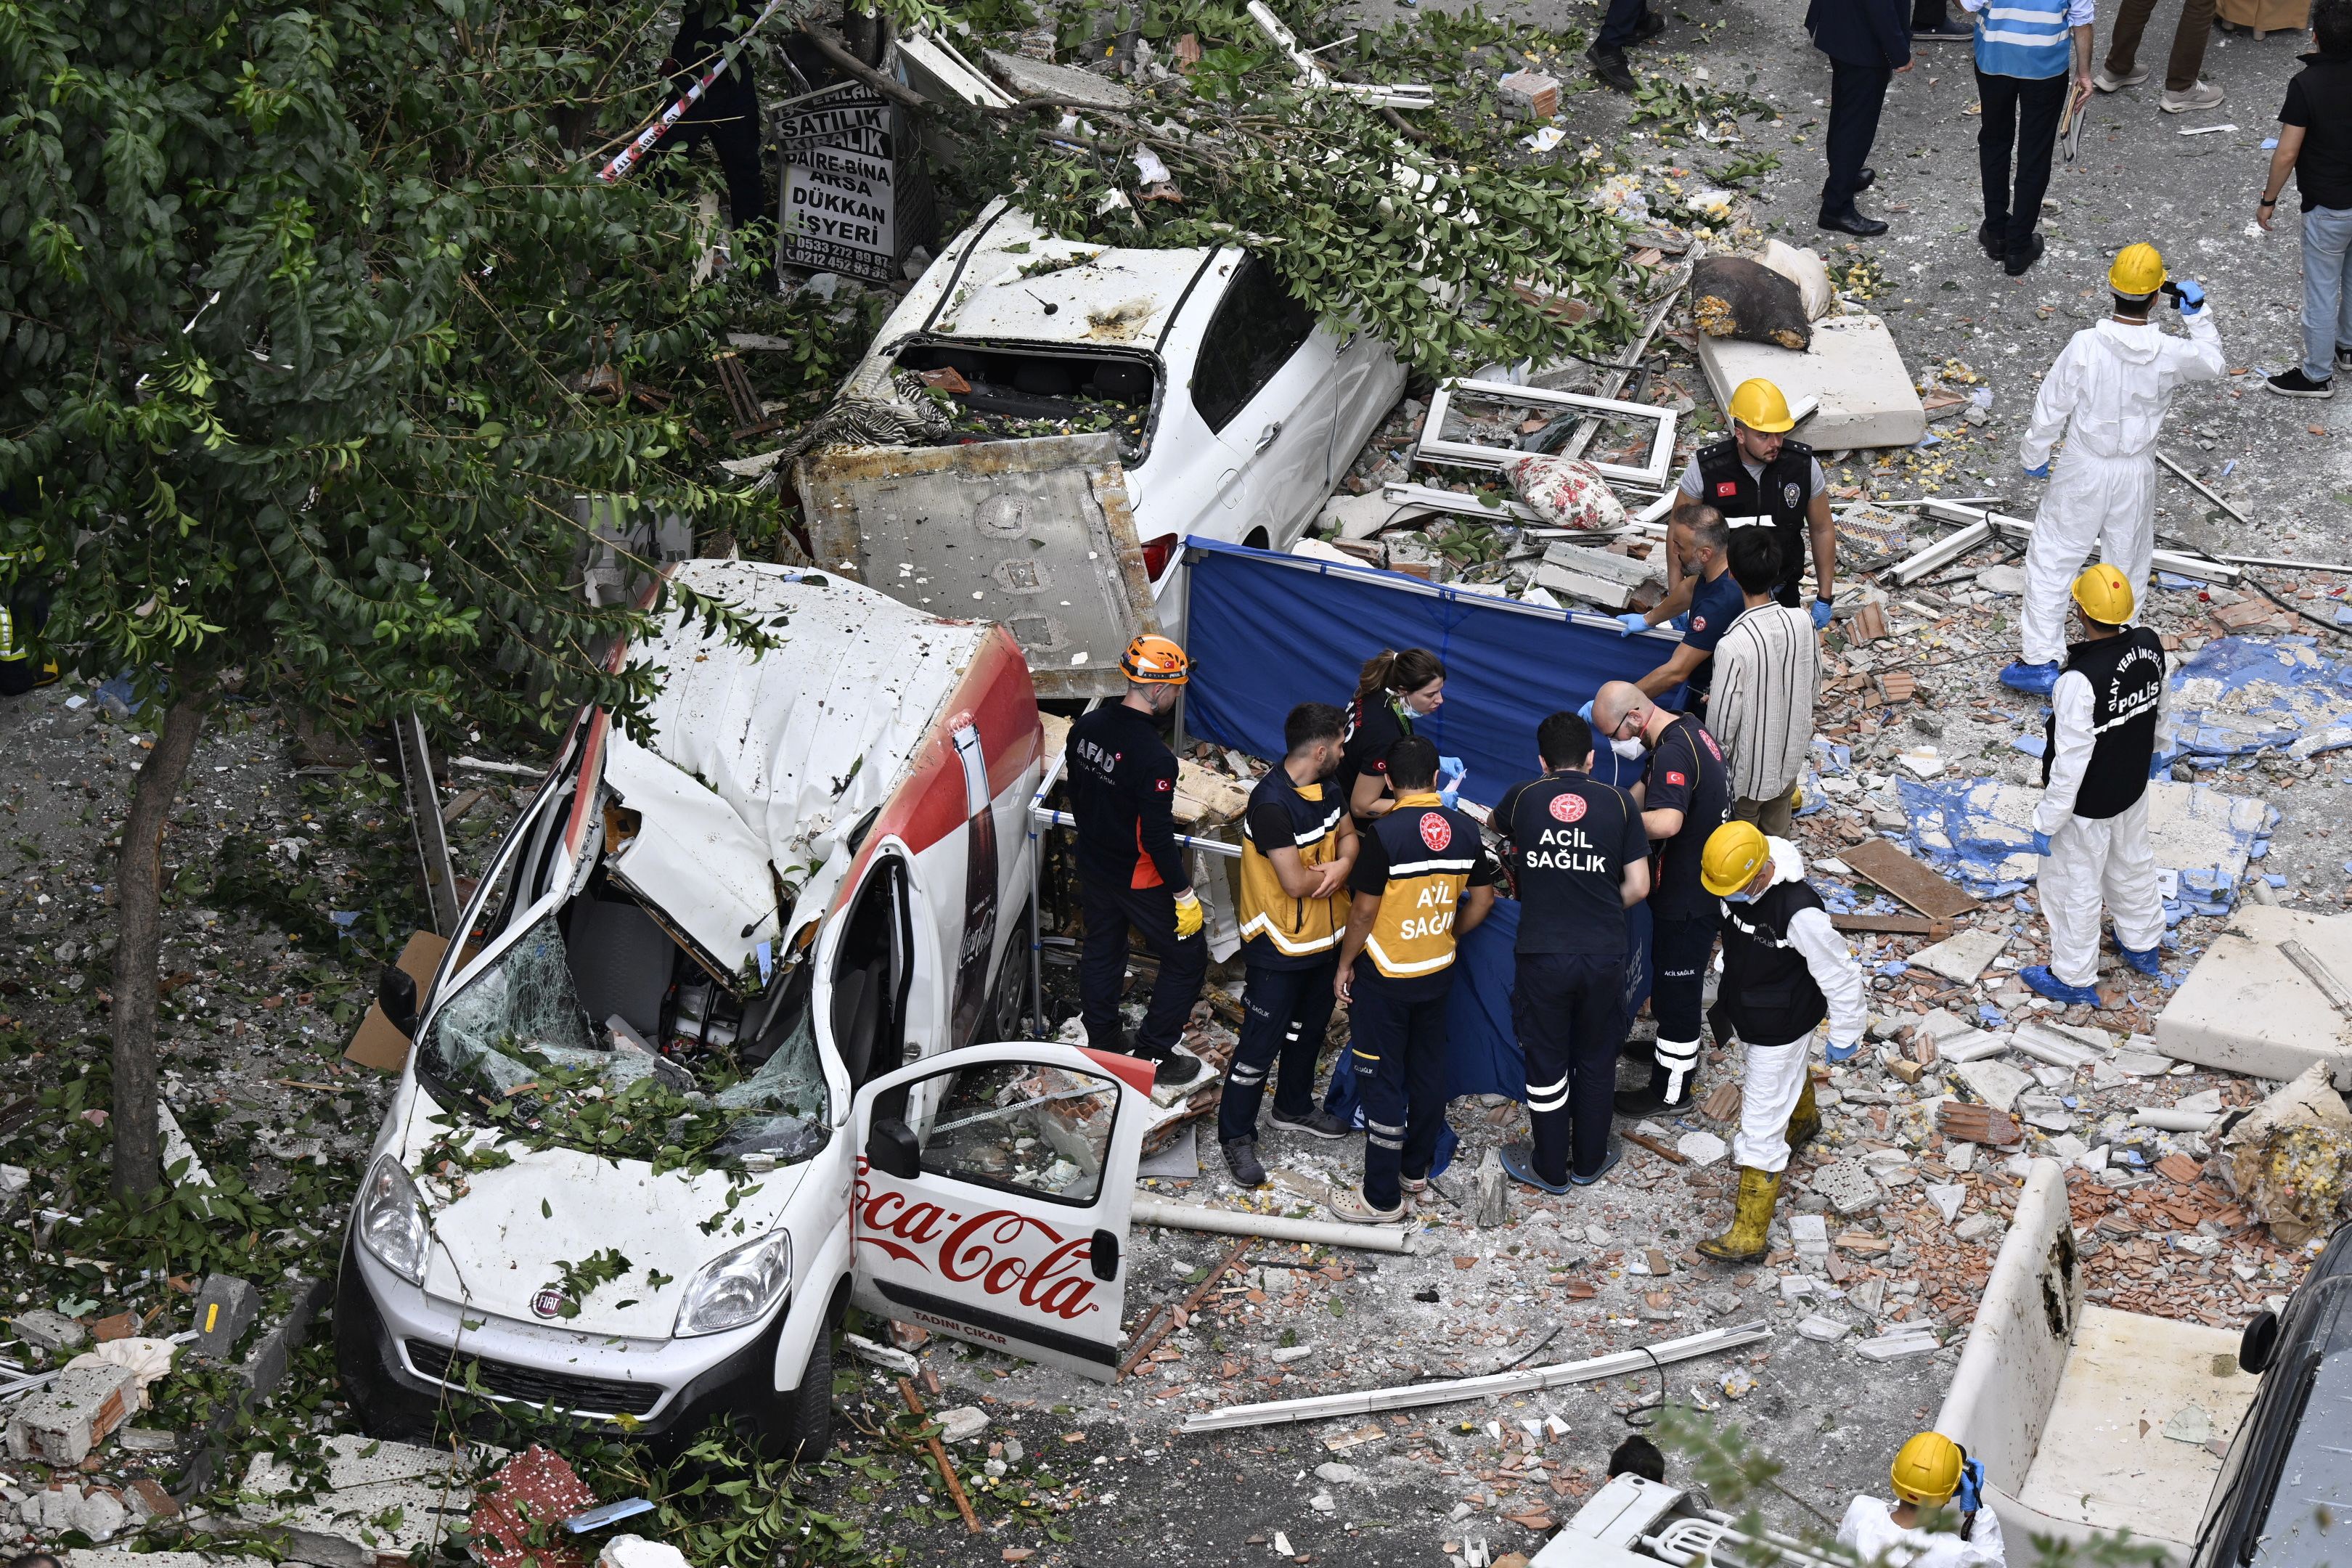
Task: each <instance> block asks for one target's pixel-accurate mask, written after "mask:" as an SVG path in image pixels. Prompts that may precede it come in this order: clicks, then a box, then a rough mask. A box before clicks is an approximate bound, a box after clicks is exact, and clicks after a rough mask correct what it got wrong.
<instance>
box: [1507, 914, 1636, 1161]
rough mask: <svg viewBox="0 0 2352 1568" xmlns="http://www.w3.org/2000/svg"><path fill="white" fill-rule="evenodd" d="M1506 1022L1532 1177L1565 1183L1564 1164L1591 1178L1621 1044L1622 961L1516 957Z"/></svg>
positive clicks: (1602, 1151) (1601, 1155)
mask: <svg viewBox="0 0 2352 1568" xmlns="http://www.w3.org/2000/svg"><path fill="white" fill-rule="evenodd" d="M1511 1022H1512V1024H1513V1026H1515V1027H1516V1028H1517V1033H1518V1037H1519V1054H1520V1055H1521V1056H1523V1057H1525V1058H1527V1070H1528V1127H1529V1128H1530V1129H1532V1130H1533V1134H1534V1142H1535V1165H1536V1174H1537V1175H1538V1176H1541V1177H1542V1178H1543V1179H1544V1180H1545V1181H1547V1182H1550V1183H1552V1184H1554V1185H1558V1184H1559V1183H1562V1182H1565V1181H1567V1180H1568V1178H1569V1173H1570V1166H1571V1164H1573V1166H1574V1168H1575V1170H1576V1171H1577V1172H1578V1173H1580V1174H1583V1175H1588V1176H1589V1175H1591V1174H1592V1173H1594V1172H1595V1171H1598V1170H1599V1169H1601V1162H1602V1161H1604V1160H1606V1159H1607V1158H1608V1157H1609V1118H1610V1116H1611V1114H1612V1111H1613V1110H1614V1108H1615V1100H1614V1091H1615V1089H1616V1087H1617V1044H1618V1042H1619V1041H1621V1040H1622V1039H1623V1038H1624V1037H1625V959H1624V955H1623V954H1622V953H1615V954H1611V955H1609V956H1606V957H1603V956H1601V955H1599V954H1595V953H1583V952H1523V953H1521V954H1519V956H1518V963H1517V974H1516V976H1515V982H1514V984H1513V986H1512V989H1511ZM1571 1154H1573V1159H1572V1160H1571V1158H1570V1156H1571Z"/></svg>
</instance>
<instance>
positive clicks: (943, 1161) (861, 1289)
mask: <svg viewBox="0 0 2352 1568" xmlns="http://www.w3.org/2000/svg"><path fill="white" fill-rule="evenodd" d="M927 1087H928V1088H929V1091H930V1092H929V1093H928V1094H925V1093H922V1092H921V1091H922V1090H923V1089H926V1088H927ZM1150 1094H1151V1066H1150V1063H1148V1062H1142V1061H1138V1060H1137V1059H1135V1058H1132V1057H1122V1056H1114V1055H1112V1054H1111V1053H1109V1052H1108V1051H1089V1050H1083V1049H1081V1048H1079V1047H1075V1046H1064V1045H1055V1044H1050V1043H1034V1044H1014V1045H990V1046H968V1047H963V1048H962V1049H961V1050H952V1051H947V1052H944V1053H942V1054H940V1055H939V1056H935V1057H932V1058H929V1059H928V1060H925V1061H922V1062H918V1063H916V1064H915V1065H913V1066H911V1067H907V1068H900V1069H899V1070H898V1071H896V1072H893V1073H889V1074H887V1075H886V1076H884V1077H882V1078H879V1079H876V1080H875V1081H874V1082H873V1083H871V1084H869V1085H867V1086H866V1088H864V1089H860V1090H858V1092H857V1095H856V1101H855V1104H854V1108H853V1110H852V1111H851V1116H850V1128H851V1132H852V1134H853V1136H854V1137H855V1138H856V1149H857V1187H856V1197H855V1199H854V1201H853V1203H852V1205H851V1211H850V1236H851V1246H852V1250H853V1254H854V1264H853V1275H854V1279H853V1284H852V1299H853V1300H856V1303H857V1305H858V1306H859V1307H860V1308H862V1309H864V1310H866V1311H869V1312H873V1313H877V1314H878V1315H880V1316H883V1317H887V1318H897V1319H900V1320H902V1321H907V1322H913V1323H920V1324H922V1325H923V1326H924V1327H925V1328H927V1329H930V1330H932V1331H935V1332H939V1333H944V1334H952V1335H954V1336H955V1337H956V1338H958V1339H962V1340H969V1341H971V1342H972V1343H974V1344H982V1345H987V1346H989V1347H991V1348H992V1349H994V1350H1001V1351H1005V1352H1010V1353H1011V1354H1013V1355H1017V1356H1023V1357H1025V1358H1027V1359H1028V1360H1031V1361H1035V1362H1042V1363H1045V1364H1047V1365H1049V1366H1057V1367H1061V1368H1063V1369H1064V1370H1066V1371H1068V1372H1074V1373H1077V1374H1079V1375H1080V1376H1082V1377H1091V1378H1096V1379H1098V1380H1100V1381H1102V1382H1105V1383H1108V1382H1109V1381H1110V1380H1111V1378H1112V1377H1113V1376H1115V1375H1116V1373H1117V1371H1118V1347H1119V1340H1120V1329H1119V1321H1120V1319H1121V1317H1122V1316H1123V1315H1124V1313H1123V1309H1124V1307H1125V1304H1126V1300H1127V1269H1126V1253H1127V1216H1128V1208H1129V1205H1130V1204H1131V1203H1132V1202H1133V1200H1134V1196H1135V1167H1136V1162H1137V1160H1138V1158H1139V1151H1140V1150H1141V1147H1142V1143H1143V1132H1144V1128H1145V1126H1146V1125H1147V1123H1148V1122H1149V1121H1150V1117H1151V1110H1152V1107H1151V1099H1150ZM910 1100H915V1101H917V1102H918V1103H925V1102H927V1103H928V1104H929V1106H933V1107H936V1110H935V1111H934V1112H933V1114H932V1115H931V1116H930V1118H929V1127H928V1129H926V1130H924V1131H917V1129H916V1127H915V1126H914V1125H910V1123H909V1121H908V1114H907V1112H908V1103H909V1101H910Z"/></svg>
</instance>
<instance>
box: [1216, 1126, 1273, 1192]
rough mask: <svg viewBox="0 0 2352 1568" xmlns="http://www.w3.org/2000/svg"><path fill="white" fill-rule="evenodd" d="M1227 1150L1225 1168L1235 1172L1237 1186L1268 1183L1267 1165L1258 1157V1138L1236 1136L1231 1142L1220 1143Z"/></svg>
mask: <svg viewBox="0 0 2352 1568" xmlns="http://www.w3.org/2000/svg"><path fill="white" fill-rule="evenodd" d="M1217 1147H1218V1148H1220V1149H1223V1151H1224V1152H1225V1169H1226V1170H1228V1171H1231V1172H1232V1173H1234V1185H1235V1186H1237V1187H1263V1186H1265V1184H1266V1183H1267V1176H1266V1173H1265V1165H1263V1164H1261V1163H1259V1161H1258V1157H1257V1140H1256V1139H1255V1138H1236V1139H1234V1141H1233V1142H1230V1143H1220V1144H1218V1145H1217Z"/></svg>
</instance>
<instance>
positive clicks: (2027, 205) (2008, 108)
mask: <svg viewBox="0 0 2352 1568" xmlns="http://www.w3.org/2000/svg"><path fill="white" fill-rule="evenodd" d="M2073 81H2074V71H2073V69H2072V68H2071V67H2070V68H2068V69H2067V70H2066V71H2065V72H2064V73H2063V74H2062V75H2058V76H2052V77H2043V78H2042V79H2040V80H2038V81H2029V80H2026V79H2024V78H2022V77H2013V76H1988V75H1987V74H1986V73H1984V72H1983V71H1979V72H1977V96H1978V97H1979V99H1981V100H1983V103H1984V124H1983V126H1982V127H1981V128H1980V129H1979V131H1978V132H1977V163H1978V166H1979V168H1980V169H1981V170H1982V172H1983V174H1984V210H1985V227H1986V228H1988V229H1990V230H1993V231H1995V232H1997V233H1998V234H1999V235H2000V238H2001V245H2002V247H2003V248H2004V249H2005V250H2006V251H2007V252H2008V253H2009V254H2010V255H2011V256H2017V255H2020V254H2021V253H2022V252H2023V251H2024V249H2025V246H2026V241H2028V240H2030V239H2032V237H2033V228H2034V225H2036V224H2037V223H2039V222H2040V221H2041V220H2042V196H2043V195H2045V194H2047V193H2048V191H2049V189H2050V154H2051V153H2052V151H2053V150H2054V149H2055V148H2056V147H2057V145H2058V117H2059V116H2060V115H2061V114H2062V113H2063V112H2064V111H2065V108H2066V94H2067V92H2068V90H2069V89H2071V87H2072V84H2073ZM2012 150H2014V152H2015V153H2016V158H2017V177H2016V181H2015V183H2014V184H2011V179H2010V156H2011V151H2012Z"/></svg>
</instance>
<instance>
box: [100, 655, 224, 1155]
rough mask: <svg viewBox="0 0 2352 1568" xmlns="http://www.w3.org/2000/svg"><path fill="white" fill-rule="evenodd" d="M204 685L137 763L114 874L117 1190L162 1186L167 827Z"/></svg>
mask: <svg viewBox="0 0 2352 1568" xmlns="http://www.w3.org/2000/svg"><path fill="white" fill-rule="evenodd" d="M209 695H210V693H209V690H208V689H206V688H203V687H197V686H195V685H193V684H185V683H184V684H182V685H181V686H180V687H179V689H178V690H177V691H176V692H175V693H174V694H173V701H172V706H171V707H170V708H169V709H168V710H166V711H165V712H164V715H163V731H162V732H161V733H160V734H158V735H157V736H156V737H155V749H154V750H153V751H152V752H148V753H147V760H146V761H145V762H143V763H140V764H139V785H138V787H137V788H136V789H135V790H133V791H132V792H131V814H130V816H128V817H126V818H125V819H124V821H123V824H122V858H121V861H120V862H118V863H117V865H116V868H115V874H114V896H115V947H114V1010H113V1022H114V1192H115V1195H116V1196H118V1197H121V1198H125V1199H131V1200H137V1199H144V1198H147V1197H150V1196H152V1194H154V1193H155V1192H157V1191H158V1190H159V1189H160V1188H161V1187H162V1186H163V1156H162V1152H161V1138H160V1136H159V1134H158V1133H157V1131H156V1117H155V1008H156V1001H157V997H158V994H159V988H158V984H157V981H158V975H157V973H156V970H157V966H158V962H159V956H160V953H161V951H162V948H163V830H164V829H165V828H166V827H168V826H170V825H171V821H172V806H173V804H174V803H175V802H176V801H177V800H178V799H179V797H180V781H181V779H182V778H184V777H185V776H186V774H187V771H188V762H189V759H190V758H192V757H194V755H195V751H196V736H197V735H198V734H199V733H200V732H202V731H203V730H204V727H205V700H206V699H207V697H208V696H209Z"/></svg>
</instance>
